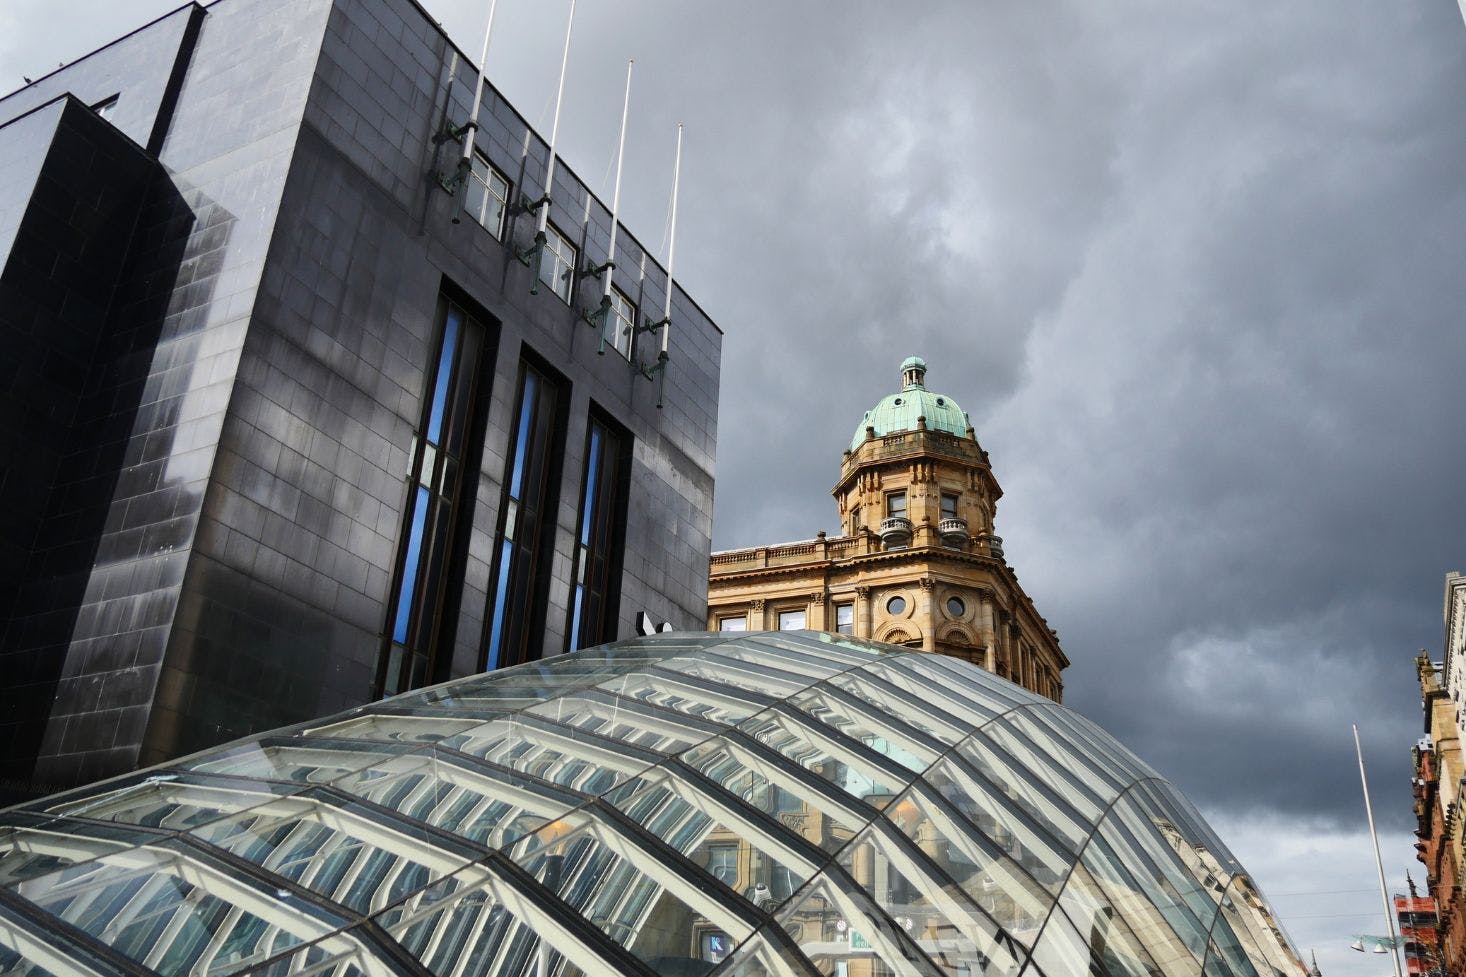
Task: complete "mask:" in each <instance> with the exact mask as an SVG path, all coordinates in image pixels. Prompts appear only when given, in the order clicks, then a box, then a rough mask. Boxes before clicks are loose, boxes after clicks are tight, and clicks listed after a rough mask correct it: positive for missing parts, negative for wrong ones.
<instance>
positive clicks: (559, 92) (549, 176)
mask: <svg viewBox="0 0 1466 977" xmlns="http://www.w3.org/2000/svg"><path fill="white" fill-rule="evenodd" d="M574 26H575V0H570V17H569V19H568V20H567V21H566V22H565V49H564V51H563V52H562V53H561V55H560V84H559V85H558V86H557V87H556V89H555V116H554V119H553V120H552V121H551V122H550V161H549V162H548V163H547V164H545V196H546V197H549V195H550V191H551V189H552V188H553V185H554V182H555V140H556V138H558V137H559V135H560V100H561V98H563V97H564V95H565V67H566V65H568V64H570V29H571V28H572V27H574ZM549 221H550V202H549V200H548V199H547V200H546V201H545V202H544V203H543V204H542V205H541V206H540V219H539V223H537V224H536V225H535V234H536V235H537V236H539V235H543V234H544V233H545V226H546V225H547V224H548V223H549Z"/></svg>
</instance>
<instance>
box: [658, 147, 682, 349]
mask: <svg viewBox="0 0 1466 977" xmlns="http://www.w3.org/2000/svg"><path fill="white" fill-rule="evenodd" d="M681 177H682V123H680V122H679V123H677V157H676V161H675V162H674V163H673V164H672V229H671V231H670V233H669V235H668V238H667V296H666V298H665V299H664V300H663V301H662V319H663V320H664V321H665V325H663V326H662V356H663V357H665V356H666V355H667V344H668V342H669V339H670V333H671V332H672V259H673V258H675V257H676V256H677V184H678V182H679V180H680V179H681Z"/></svg>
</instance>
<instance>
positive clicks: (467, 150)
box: [459, 0, 499, 176]
mask: <svg viewBox="0 0 1466 977" xmlns="http://www.w3.org/2000/svg"><path fill="white" fill-rule="evenodd" d="M498 5H499V0H489V21H488V23H486V24H485V25H484V47H483V50H482V51H481V52H480V53H479V56H478V84H476V85H474V86H473V110H472V111H471V112H469V113H468V124H467V125H466V126H464V129H463V162H462V163H461V164H459V169H460V170H461V171H462V173H463V174H464V175H465V176H467V174H468V172H469V169H470V167H472V166H473V140H474V133H475V132H477V131H478V112H479V108H480V107H481V106H482V105H483V101H484V73H485V72H486V71H487V69H488V64H489V38H490V37H491V36H493V33H494V8H495V7H497V6H498Z"/></svg>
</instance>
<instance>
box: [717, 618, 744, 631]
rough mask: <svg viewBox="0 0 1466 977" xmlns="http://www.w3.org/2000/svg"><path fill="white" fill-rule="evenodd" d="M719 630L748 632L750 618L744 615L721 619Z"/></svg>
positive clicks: (719, 619) (719, 620)
mask: <svg viewBox="0 0 1466 977" xmlns="http://www.w3.org/2000/svg"><path fill="white" fill-rule="evenodd" d="M718 630H719V631H747V630H748V617H747V615H744V614H740V615H738V616H737V617H720V618H718Z"/></svg>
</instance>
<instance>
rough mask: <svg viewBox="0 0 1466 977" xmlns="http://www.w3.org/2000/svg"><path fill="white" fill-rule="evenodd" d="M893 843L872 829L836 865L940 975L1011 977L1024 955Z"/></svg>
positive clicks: (920, 857)
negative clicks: (975, 968)
mask: <svg viewBox="0 0 1466 977" xmlns="http://www.w3.org/2000/svg"><path fill="white" fill-rule="evenodd" d="M898 837H899V838H901V839H902V841H905V839H904V837H903V836H894V835H888V834H886V832H885V831H883V830H879V829H877V828H875V827H872V828H870V829H868V830H866V831H865V832H863V833H862V834H861V836H860V837H858V838H856V839H855V841H854V842H852V843H851V844H850V845H849V846H848V847H846V848H845V849H844V850H843V851H841V852H840V854H839V864H840V865H841V867H843V868H844V869H845V871H847V872H849V873H850V877H851V878H852V879H854V880H855V882H856V883H857V884H859V885H860V886H861V887H862V888H864V889H865V890H866V892H868V893H869V894H870V896H871V899H872V900H873V901H874V902H875V904H876V905H878V906H880V907H881V908H882V909H884V910H885V911H886V913H887V914H888V915H890V916H891V917H892V919H894V920H895V922H896V923H897V925H899V926H900V927H901V928H902V930H904V931H905V932H906V934H907V935H908V936H910V938H911V939H912V940H914V941H915V942H916V944H917V946H919V947H920V948H921V949H922V950H923V952H924V953H925V954H926V956H927V957H929V958H930V959H931V960H932V962H933V963H935V964H936V965H937V967H938V968H939V969H940V970H941V971H942V972H943V973H947V974H954V975H955V974H960V973H961V972H962V971H963V970H964V969H965V968H968V967H970V966H972V965H973V964H975V963H978V962H979V961H982V962H984V963H983V967H984V969H983V970H982V973H983V974H1016V973H1017V972H1018V967H1019V963H1020V961H1021V960H1022V957H1023V949H1019V948H1016V947H1015V946H1014V945H1013V938H1012V935H1010V934H1009V933H1007V932H1004V931H1002V930H1001V929H1000V928H999V927H998V925H997V923H995V922H994V921H993V919H992V918H991V917H990V916H989V915H988V914H987V913H985V912H983V911H982V910H980V909H978V908H977V906H976V905H975V904H974V903H972V902H971V901H970V900H969V899H968V898H967V896H966V894H965V893H963V892H962V890H961V889H960V888H958V887H957V886H955V885H953V884H952V883H951V882H949V881H947V880H945V879H942V878H941V877H940V876H938V875H936V874H935V873H933V872H932V871H931V865H930V863H929V862H928V861H927V860H926V858H925V857H924V854H923V852H922V851H921V849H919V848H916V846H914V845H911V844H910V843H909V842H907V843H904V844H903V843H901V842H900V841H897V838H898ZM1013 935H1016V934H1013ZM1029 939H1032V935H1030V936H1029ZM1024 949H1026V948H1024ZM1080 972H1081V971H1071V973H1080Z"/></svg>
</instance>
